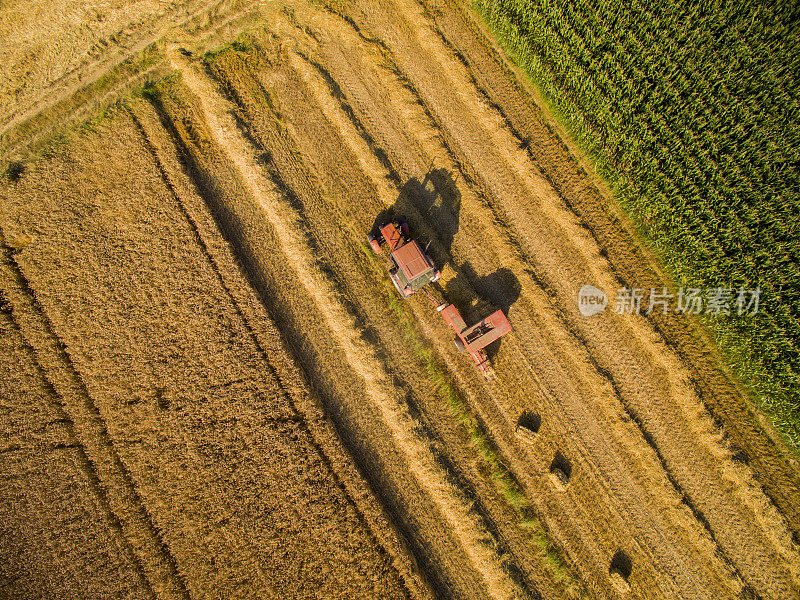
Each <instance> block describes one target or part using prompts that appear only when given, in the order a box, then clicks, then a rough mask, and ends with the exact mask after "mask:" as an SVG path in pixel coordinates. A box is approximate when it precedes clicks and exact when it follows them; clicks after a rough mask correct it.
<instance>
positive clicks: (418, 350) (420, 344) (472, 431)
mask: <svg viewBox="0 0 800 600" xmlns="http://www.w3.org/2000/svg"><path fill="white" fill-rule="evenodd" d="M361 249H362V251H363V253H364V256H365V257H366V259H367V262H369V263H370V264H371V265H372V266H373V267H374V266H375V258H374V256H373V253H372V250H371V249H370V248H369V247H368V246H367V245H366V244H362V245H361ZM372 270H373V271H375V269H372ZM376 276H383V287H382V289H381V292H382V295H383V296H384V298H385V300H386V302H387V304H388V306H389V309H390V310H391V312H392V315H393V320H392V322H393V323H395V324H396V325H397V328H398V329H399V330H400V331H401V332H402V334H403V338H404V339H405V341H406V344H407V345H408V347H409V348H411V350H412V351H413V353H414V355H415V356H416V358H417V360H418V361H419V362H420V363H421V364H422V365H423V366H424V368H425V369H426V370H427V372H428V376H429V377H430V379H431V381H432V382H433V383H434V385H435V389H436V395H437V397H438V398H439V400H441V401H442V402H443V403H445V404H446V405H447V407H448V410H449V412H450V414H451V415H453V417H454V418H455V419H456V420H457V421H458V423H460V424H461V426H462V427H464V429H465V430H466V432H467V433H468V434H469V438H470V443H471V445H472V447H473V449H474V450H475V451H476V452H477V454H478V456H480V458H481V461H482V466H483V468H484V471H485V473H486V474H487V475H488V479H489V481H490V482H491V484H492V486H493V487H494V488H495V489H496V490H497V491H498V492H499V493H500V494H501V495H502V497H503V498H504V499H505V501H506V503H507V504H508V505H509V506H510V507H512V508H513V509H514V511H515V512H516V514H517V517H518V519H519V520H518V522H517V526H518V527H520V528H521V530H522V533H523V535H524V538H525V539H526V540H528V542H529V543H530V544H531V546H532V547H533V551H534V554H535V555H536V556H538V557H539V558H540V559H541V561H542V565H543V566H544V570H545V572H546V573H547V574H548V575H549V576H550V578H551V579H552V581H553V582H554V583H555V584H556V585H557V586H559V587H560V589H561V590H562V591H563V592H564V594H565V596H566V597H567V598H582V597H584V596H585V592H584V590H583V587H582V585H581V583H580V582H579V581H578V580H576V579H575V577H574V576H573V574H572V573H571V572H570V568H569V565H568V564H567V562H566V560H565V559H564V557H563V555H562V552H561V550H559V549H558V548H557V547H556V546H555V545H554V544H553V542H552V540H550V538H549V536H548V534H547V532H546V531H545V529H544V527H543V525H542V523H541V521H540V520H539V518H538V517H537V516H536V511H535V508H534V506H533V504H532V503H531V502H530V501H529V499H528V498H527V496H526V495H525V491H524V490H523V489H522V487H521V486H520V484H519V483H518V482H517V480H516V478H515V477H514V475H513V473H511V471H509V469H508V468H507V467H506V466H505V465H504V464H503V462H502V460H501V458H500V454H499V451H498V449H497V447H496V446H495V444H494V443H493V442H492V440H491V439H490V438H489V436H487V435H486V433H485V432H484V430H483V429H482V428H481V425H480V423H479V421H478V419H477V417H476V416H475V415H474V414H473V412H472V409H471V408H470V406H469V403H468V402H467V401H466V400H465V399H464V397H463V396H462V395H461V394H460V393H459V392H458V389H457V388H456V386H455V384H454V383H453V381H452V379H451V378H450V376H449V374H448V372H447V368H446V367H445V366H444V365H443V364H442V361H441V359H440V358H439V357H438V356H437V355H436V353H435V351H434V350H433V349H432V348H431V345H430V344H429V343H428V342H427V341H426V340H425V339H424V338H423V337H422V335H421V334H420V333H419V332H418V330H417V326H416V317H415V316H414V313H413V311H412V310H411V308H410V307H409V306H408V304H407V303H406V302H405V301H403V300H402V299H401V298H400V297H399V296H398V295H397V291H396V290H395V289H394V286H393V285H392V284H391V283H390V282H389V281H386V278H385V274H384V272H383V271H376Z"/></svg>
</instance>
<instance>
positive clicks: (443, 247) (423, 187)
mask: <svg viewBox="0 0 800 600" xmlns="http://www.w3.org/2000/svg"><path fill="white" fill-rule="evenodd" d="M460 209H461V192H460V191H459V190H458V187H457V186H456V182H455V179H454V178H453V174H452V173H451V172H450V171H448V170H446V169H432V170H430V171H428V173H426V175H425V177H424V178H423V179H422V180H419V179H418V178H416V177H412V178H411V179H409V180H408V181H407V182H406V183H405V184H403V187H402V188H400V193H399V194H398V196H397V200H396V201H395V203H394V205H393V206H392V207H391V208H389V209H385V210H382V211H381V212H380V213H379V214H378V215H377V216H376V218H375V221H374V223H373V225H372V229H371V233H373V234H377V233H378V230H379V228H380V226H381V225H382V224H384V223H386V222H388V221H391V220H392V219H395V218H397V217H400V216H405V217H406V218H407V219H409V223H410V225H411V229H412V231H416V232H418V233H419V234H420V236H419V237H420V240H421V241H422V245H423V246H426V245H427V243H428V242H429V241H430V240H431V239H433V238H435V239H436V240H437V241H438V242H439V243H438V244H434V246H437V245H438V248H436V247H434V248H431V254H432V256H431V258H433V260H434V261H435V262H436V265H437V267H438V268H440V269H441V268H442V267H443V266H444V265H445V264H446V263H447V262H451V261H452V259H451V257H450V249H451V247H452V245H453V239H454V238H455V236H456V234H457V233H458V228H459V212H460ZM425 238H427V240H426V239H425ZM442 251H444V254H443V253H442Z"/></svg>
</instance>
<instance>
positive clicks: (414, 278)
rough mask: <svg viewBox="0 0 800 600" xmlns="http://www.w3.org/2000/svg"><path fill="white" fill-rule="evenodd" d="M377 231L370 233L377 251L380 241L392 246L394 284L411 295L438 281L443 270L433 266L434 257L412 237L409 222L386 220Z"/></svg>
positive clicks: (390, 251) (369, 238)
mask: <svg viewBox="0 0 800 600" xmlns="http://www.w3.org/2000/svg"><path fill="white" fill-rule="evenodd" d="M379 232H380V233H378V234H374V233H370V234H369V235H368V236H367V240H369V244H370V246H372V249H373V250H374V251H375V254H381V253H382V252H381V242H386V245H387V246H388V247H389V260H390V261H391V263H392V264H391V266H390V267H389V277H390V278H391V280H392V283H394V287H396V288H397V291H398V292H400V294H401V295H402V296H403V298H408V297H409V296H410V295H411V294H413V293H414V292H416V291H417V290H419V289H421V288H423V287H425V286H426V285H428V284H429V283H431V282H433V281H436V280H437V279H439V277H440V276H441V273H440V272H439V271H438V270H436V267H434V266H433V261H432V260H431V259H430V257H429V256H428V255H427V254H425V252H423V251H422V248H420V247H419V244H418V243H417V242H415V241H414V240H412V239H411V235H410V231H409V228H408V222H407V221H406V220H405V218H404V217H399V218H398V219H397V222H396V223H392V222H390V223H386V224H385V225H382V226H381V227H380V228H379Z"/></svg>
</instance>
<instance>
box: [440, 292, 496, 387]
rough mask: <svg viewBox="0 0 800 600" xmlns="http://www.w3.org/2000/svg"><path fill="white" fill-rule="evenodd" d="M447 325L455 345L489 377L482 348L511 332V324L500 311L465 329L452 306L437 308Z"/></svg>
mask: <svg viewBox="0 0 800 600" xmlns="http://www.w3.org/2000/svg"><path fill="white" fill-rule="evenodd" d="M437 310H438V311H439V312H440V313H441V315H442V317H444V320H445V321H447V324H448V325H450V327H452V328H453V329H454V330H455V332H456V338H455V340H454V341H455V344H456V347H457V348H458V349H459V350H461V351H462V352H467V353H468V354H469V355H470V356H471V357H472V360H474V361H475V364H476V365H477V366H478V368H479V369H480V370H481V372H482V373H483V374H484V375H486V376H489V375H490V374H491V369H492V366H491V364H490V363H489V357H488V356H486V352H485V351H484V348H486V346H488V345H489V344H491V343H492V342H493V341H495V340H498V339H500V338H501V337H502V336H504V335H505V334H507V333H508V332H509V331H511V323H509V322H508V319H507V318H506V316H505V315H504V314H503V311H502V310H496V311H494V312H493V313H492V314H490V315H489V316H488V317H486V318H485V319H483V320H482V321H481V322H480V323H476V324H475V325H472V326H471V327H467V324H466V323H465V322H464V319H463V318H462V317H461V313H459V312H458V309H457V308H456V307H455V306H453V305H452V304H443V305H441V306H439V307H437Z"/></svg>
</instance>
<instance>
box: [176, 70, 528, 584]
mask: <svg viewBox="0 0 800 600" xmlns="http://www.w3.org/2000/svg"><path fill="white" fill-rule="evenodd" d="M171 58H172V60H173V64H174V65H175V67H176V69H178V70H179V72H181V74H182V76H183V80H184V82H185V83H186V84H187V85H188V87H189V89H191V90H192V92H193V94H194V95H195V96H196V97H197V98H198V100H199V102H200V105H201V106H202V109H201V110H202V114H203V121H204V123H206V125H207V126H208V127H209V130H210V132H211V135H212V137H213V138H214V139H215V140H216V143H218V144H219V146H220V148H221V149H222V151H223V153H224V155H225V156H226V159H227V160H228V161H229V162H230V164H232V165H233V166H234V167H235V169H236V172H237V173H238V174H239V175H240V176H241V178H242V183H243V185H244V186H245V189H248V193H249V194H251V195H252V197H254V198H255V199H256V200H257V202H258V204H259V206H260V208H261V210H262V211H263V214H264V216H265V218H266V220H267V222H268V223H269V226H270V227H271V228H273V229H274V231H275V236H276V241H277V243H278V247H279V248H280V249H281V251H282V252H283V253H284V254H285V256H286V257H287V260H288V261H289V263H290V264H292V265H293V269H294V270H295V272H296V273H297V275H298V277H299V281H300V283H301V285H302V286H303V289H305V290H306V293H307V294H308V295H309V299H310V300H311V301H312V303H313V305H314V307H315V310H319V311H321V315H322V317H323V319H324V323H325V326H326V327H327V328H329V331H330V332H331V334H332V336H333V339H334V340H335V342H336V343H337V345H339V346H340V347H341V348H342V349H343V350H344V355H345V356H346V357H347V363H348V365H349V366H350V368H351V369H352V370H353V372H354V374H355V376H356V377H357V379H358V380H360V381H361V382H362V385H363V386H364V388H365V394H366V396H365V397H366V398H368V399H369V400H370V402H371V403H372V405H373V406H374V408H375V409H376V410H377V411H378V414H380V415H381V421H382V423H383V424H384V425H385V426H387V427H388V430H389V431H390V432H391V435H392V437H393V439H394V440H395V443H396V444H397V449H398V450H399V451H400V453H401V455H402V456H403V462H406V463H407V464H408V467H407V468H408V469H409V471H408V473H409V475H411V476H412V477H413V479H414V480H415V481H416V482H417V485H421V486H422V489H423V490H425V492H424V493H425V494H426V496H427V498H428V499H429V501H432V502H433V506H434V507H435V509H434V510H435V511H436V512H438V513H439V514H440V515H441V516H442V517H443V518H444V520H445V522H447V524H448V528H449V529H450V532H451V533H450V535H453V536H454V541H455V542H456V543H457V545H458V547H459V548H460V551H461V552H463V553H464V556H465V557H466V558H467V560H468V561H469V562H468V564H469V565H470V568H472V569H475V570H476V575H477V578H470V580H471V581H472V585H474V583H476V582H478V581H481V582H482V583H481V588H480V589H481V591H480V592H479V590H478V589H475V588H472V594H478V593H479V594H480V595H481V596H485V597H497V598H506V597H517V594H518V592H515V591H514V586H513V585H512V584H511V582H510V580H508V578H507V576H506V575H505V574H504V573H503V571H502V569H501V568H500V567H499V565H498V564H496V563H495V559H494V558H493V553H492V551H491V550H490V549H489V548H486V547H485V546H484V545H483V542H480V541H479V540H478V539H476V535H478V536H479V535H480V534H478V531H479V529H480V528H479V526H478V524H477V522H476V520H475V518H474V517H471V516H470V515H469V512H468V506H465V505H464V502H463V500H462V499H460V498H459V497H458V493H457V492H456V491H455V490H454V489H453V488H452V486H451V484H449V483H448V482H447V480H446V477H444V475H443V474H442V473H441V471H440V470H439V468H438V467H437V466H436V462H435V460H434V459H433V456H432V455H431V454H430V450H428V449H427V446H426V444H425V443H424V441H423V440H422V439H420V438H419V437H418V434H417V433H415V431H414V429H415V428H414V425H413V419H412V418H411V417H410V416H409V415H408V413H407V412H405V411H404V410H403V409H402V408H400V407H399V406H398V405H397V401H396V399H395V397H396V393H395V392H394V391H393V390H392V387H393V386H392V384H391V377H390V376H389V374H388V373H386V371H385V370H384V367H383V366H382V365H381V362H380V359H379V358H378V357H376V356H375V355H374V353H373V351H372V350H371V349H370V348H369V346H367V345H365V344H364V342H363V341H362V340H361V339H360V336H359V334H358V328H357V327H356V326H355V324H354V323H353V321H352V318H351V317H350V316H349V315H348V314H347V311H346V310H345V308H344V306H342V305H341V304H340V302H339V300H337V294H336V292H335V290H334V289H332V288H331V286H330V284H329V283H328V282H326V281H325V280H324V278H323V277H324V276H323V275H322V274H321V273H320V272H319V269H318V268H317V267H316V265H315V261H314V260H313V259H312V258H311V255H310V253H309V250H305V251H304V250H303V248H307V247H308V246H307V243H308V242H307V240H306V239H305V236H304V235H303V233H302V229H301V228H300V222H299V221H298V216H297V215H296V214H293V211H292V209H291V208H290V207H288V206H286V205H285V201H284V200H283V199H281V197H280V196H279V195H278V193H276V191H275V190H274V189H273V186H274V183H273V182H271V181H270V180H269V179H267V178H266V177H265V176H264V175H262V174H260V172H259V171H260V169H259V167H258V165H256V163H255V162H254V161H253V159H252V158H249V157H250V156H252V155H254V154H255V153H254V152H253V150H252V146H250V145H249V144H248V142H247V141H246V140H245V139H244V138H243V137H242V136H241V134H240V133H238V128H237V124H236V122H235V121H234V120H233V119H232V118H231V117H230V116H229V115H228V114H227V111H226V109H225V106H226V105H225V103H224V102H223V101H222V100H221V99H220V98H219V97H218V93H217V92H216V90H214V88H213V86H212V85H211V84H210V83H209V82H207V81H206V80H205V79H204V78H203V76H202V75H200V74H199V73H197V72H196V71H194V70H193V69H192V67H191V66H190V65H188V64H186V63H183V62H182V61H181V59H180V58H179V57H177V56H175V55H174V54H173V55H172V57H171ZM253 267H255V265H253ZM476 527H477V528H478V529H477V530H476ZM454 556H458V555H457V554H456V555H454ZM462 576H463V575H462ZM458 587H459V588H460V589H462V590H464V589H467V586H466V581H465V582H462V583H460V584H458ZM462 593H463V592H462Z"/></svg>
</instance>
